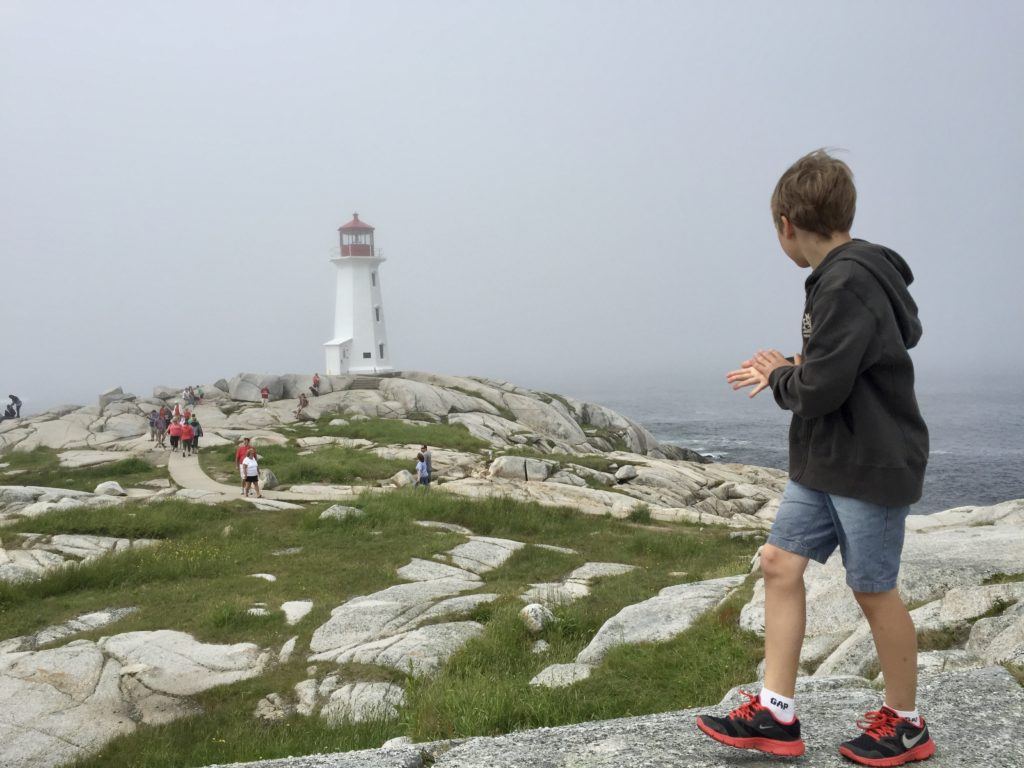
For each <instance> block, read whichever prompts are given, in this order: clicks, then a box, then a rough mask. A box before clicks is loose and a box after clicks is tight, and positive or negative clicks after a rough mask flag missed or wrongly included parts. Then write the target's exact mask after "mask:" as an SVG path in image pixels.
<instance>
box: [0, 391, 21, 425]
mask: <svg viewBox="0 0 1024 768" xmlns="http://www.w3.org/2000/svg"><path fill="white" fill-rule="evenodd" d="M8 397H9V398H11V402H9V403H8V404H7V407H6V408H4V413H3V416H0V421H4V420H5V419H20V418H21V399H20V398H19V397H18V396H17V395H8Z"/></svg>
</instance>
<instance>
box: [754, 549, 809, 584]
mask: <svg viewBox="0 0 1024 768" xmlns="http://www.w3.org/2000/svg"><path fill="white" fill-rule="evenodd" d="M806 566H807V558H806V557H801V556H800V555H794V554H793V553H792V552H787V551H786V550H784V549H780V548H779V547H776V546H775V545H774V544H765V545H764V547H762V548H761V573H763V574H764V579H765V581H766V582H768V581H793V580H796V579H801V578H803V574H804V568H805V567H806Z"/></svg>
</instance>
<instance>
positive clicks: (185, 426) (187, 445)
mask: <svg viewBox="0 0 1024 768" xmlns="http://www.w3.org/2000/svg"><path fill="white" fill-rule="evenodd" d="M195 435H196V431H195V430H194V429H193V428H192V422H190V421H187V420H185V421H182V422H181V455H182V457H183V458H184V457H185V456H191V455H192V438H193V437H195Z"/></svg>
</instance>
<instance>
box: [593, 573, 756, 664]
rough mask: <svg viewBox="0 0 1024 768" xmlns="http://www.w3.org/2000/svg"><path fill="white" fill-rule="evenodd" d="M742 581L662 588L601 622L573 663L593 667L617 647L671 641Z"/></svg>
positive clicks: (736, 578) (734, 578)
mask: <svg viewBox="0 0 1024 768" xmlns="http://www.w3.org/2000/svg"><path fill="white" fill-rule="evenodd" d="M743 579H744V577H743V576H727V577H725V578H722V579H711V580H709V581H698V582H694V583H693V584H679V585H677V586H674V587H665V588H664V589H663V590H661V591H660V592H659V593H658V594H657V596H655V597H652V598H650V599H649V600H644V601H643V602H642V603H636V604H634V605H628V606H626V607H625V608H623V609H622V610H621V611H619V612H618V613H617V614H615V615H614V616H612V617H611V618H610V619H608V621H606V622H605V623H604V625H603V626H602V627H601V629H599V630H598V631H597V634H596V635H595V636H594V639H593V640H591V641H590V644H589V645H588V646H587V647H586V648H584V649H583V650H582V651H580V653H579V655H578V656H577V657H576V661H577V662H579V663H582V664H596V663H598V662H600V661H601V659H603V658H604V655H605V654H606V653H607V652H608V650H609V649H610V648H613V647H615V646H616V645H622V644H624V643H653V642H658V641H661V640H670V639H671V638H673V637H675V636H676V635H678V634H680V633H682V632H684V631H685V630H686V629H688V628H689V627H690V625H691V624H693V622H694V621H696V620H697V617H699V616H701V615H702V614H704V613H706V612H707V611H709V610H711V609H712V608H714V607H715V606H716V605H718V603H720V602H721V601H722V600H723V599H724V598H725V596H726V595H727V594H728V593H729V591H730V590H731V589H733V588H734V587H737V586H739V585H740V584H741V583H742V582H743Z"/></svg>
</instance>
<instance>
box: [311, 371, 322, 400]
mask: <svg viewBox="0 0 1024 768" xmlns="http://www.w3.org/2000/svg"><path fill="white" fill-rule="evenodd" d="M309 391H310V392H312V393H313V397H320V374H319V373H314V374H313V386H312V387H310V388H309Z"/></svg>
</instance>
